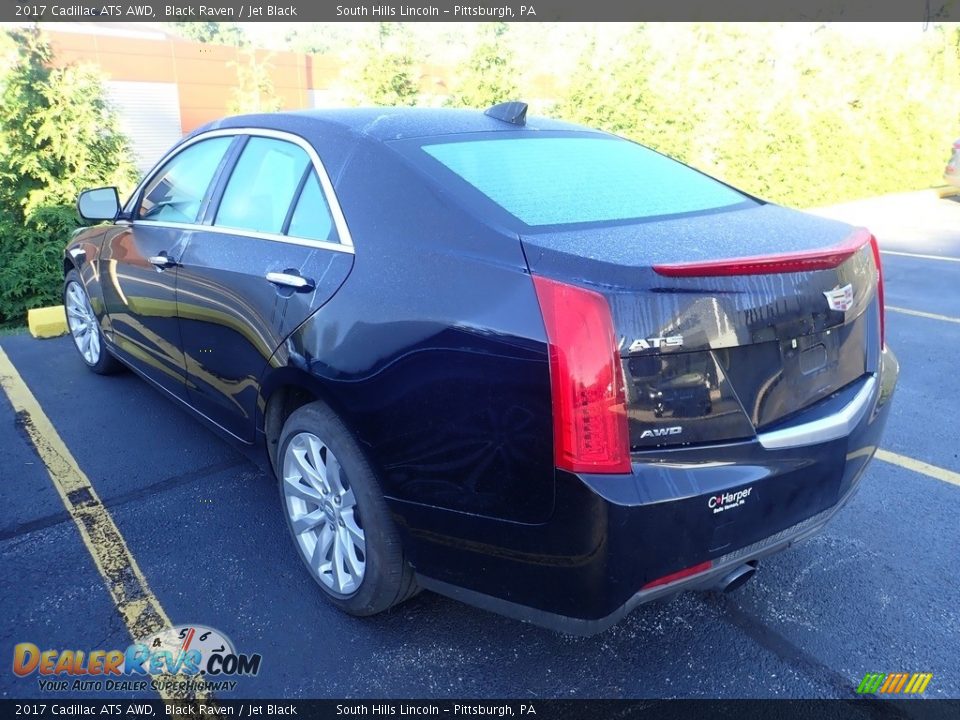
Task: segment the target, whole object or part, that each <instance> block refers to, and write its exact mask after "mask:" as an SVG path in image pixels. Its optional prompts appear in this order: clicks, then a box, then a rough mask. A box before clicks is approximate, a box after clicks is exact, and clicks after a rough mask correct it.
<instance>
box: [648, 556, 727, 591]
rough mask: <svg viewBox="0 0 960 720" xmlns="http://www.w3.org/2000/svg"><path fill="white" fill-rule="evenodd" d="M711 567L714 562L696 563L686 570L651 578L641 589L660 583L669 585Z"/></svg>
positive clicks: (657, 585)
mask: <svg viewBox="0 0 960 720" xmlns="http://www.w3.org/2000/svg"><path fill="white" fill-rule="evenodd" d="M711 567H713V563H712V562H711V561H709V560H707V561H706V562H702V563H700V564H699V565H694V566H693V567H688V568H686V569H684V570H678V571H677V572H675V573H670V574H669V575H664V576H663V577H661V578H657V579H656V580H651V581H650V582H648V583H647V584H646V585H644V586H643V587H642V588H641V590H648V589H650V588H655V587H659V586H660V585H669V584H670V583H672V582H676V581H677V580H683V579H684V578H688V577H691V576H692V575H697V574H699V573H702V572H706V571H707V570H709V569H710V568H711Z"/></svg>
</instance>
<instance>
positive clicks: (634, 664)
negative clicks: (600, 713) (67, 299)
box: [0, 193, 960, 699]
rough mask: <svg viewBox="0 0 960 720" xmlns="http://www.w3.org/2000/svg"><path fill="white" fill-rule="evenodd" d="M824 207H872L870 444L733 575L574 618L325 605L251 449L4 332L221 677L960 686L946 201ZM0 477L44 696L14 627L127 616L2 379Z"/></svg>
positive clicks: (107, 626) (732, 686)
mask: <svg viewBox="0 0 960 720" xmlns="http://www.w3.org/2000/svg"><path fill="white" fill-rule="evenodd" d="M822 212H824V213H826V214H831V215H834V216H837V217H842V218H844V219H848V220H850V221H853V222H856V223H861V224H865V225H868V226H870V227H871V229H873V230H874V232H875V234H876V235H877V236H878V238H879V240H880V243H881V247H882V248H883V250H884V256H883V260H884V269H885V277H886V298H887V306H888V312H887V342H888V344H889V345H890V346H891V347H892V348H893V349H894V350H895V352H896V353H897V355H898V357H899V359H900V362H901V368H902V369H901V378H900V384H899V388H898V390H897V395H896V397H895V401H894V406H893V411H892V415H891V418H890V422H889V425H888V428H887V433H886V437H885V440H884V444H883V446H882V449H883V450H884V451H886V452H885V453H884V455H883V458H884V459H878V460H875V461H874V463H873V464H872V466H871V467H870V469H869V470H868V472H867V475H866V477H865V479H864V481H863V485H862V487H861V489H860V491H859V493H858V494H857V496H856V497H855V498H854V499H853V501H852V502H851V504H850V505H849V506H848V507H847V508H846V509H844V510H843V511H842V512H841V513H840V514H839V515H838V516H837V518H835V519H834V520H833V522H832V523H831V524H830V525H829V526H828V527H827V529H826V530H825V531H824V532H823V533H822V534H820V535H818V536H816V537H814V538H812V539H810V540H808V541H806V542H804V543H802V544H800V545H798V546H796V547H794V548H792V549H790V550H788V551H786V552H784V553H782V554H780V555H777V556H774V557H773V558H770V559H768V560H766V561H765V562H764V563H763V564H762V565H761V568H760V570H759V572H758V573H757V576H756V578H755V579H754V580H753V581H752V582H750V583H748V584H747V585H746V586H745V587H744V588H743V589H742V590H740V591H738V592H736V593H734V594H731V595H728V596H719V597H718V596H707V595H699V594H692V593H686V594H683V595H681V596H679V597H677V598H676V599H674V600H673V601H671V602H669V603H665V604H655V605H651V606H645V607H641V608H640V609H638V610H637V611H635V612H634V613H633V614H632V615H631V616H629V617H628V618H627V619H626V620H625V621H623V622H621V623H620V624H619V625H617V626H615V627H614V628H612V629H611V630H608V631H607V632H605V633H603V634H601V635H598V636H596V637H593V638H587V639H583V638H574V637H569V636H563V635H558V634H555V633H552V632H550V631H546V630H541V629H538V628H535V627H531V626H528V625H524V624H521V623H518V622H515V621H512V620H508V619H505V618H501V617H498V616H495V615H491V614H488V613H485V612H481V611H479V610H475V609H472V608H470V607H467V606H465V605H461V604H459V603H457V602H454V601H451V600H447V599H444V598H441V597H439V596H436V595H432V594H429V593H423V594H421V595H419V596H418V597H416V598H414V599H413V600H412V601H410V602H408V603H406V604H404V605H402V606H401V607H399V608H397V609H396V610H395V611H393V612H391V613H389V614H386V615H382V616H378V617H375V618H369V619H365V620H357V619H353V618H350V617H347V616H345V615H342V614H340V613H339V612H337V611H336V610H334V609H332V608H331V607H330V606H328V605H327V604H326V603H325V602H324V600H323V598H322V596H321V593H320V591H319V590H318V589H317V588H315V587H314V585H313V581H312V580H311V579H310V577H309V576H308V575H307V573H306V572H305V571H304V570H302V569H301V567H300V561H299V559H298V558H297V556H296V554H295V553H294V551H293V546H292V544H291V542H290V541H289V539H288V537H287V531H286V527H285V525H284V519H283V517H282V515H281V510H280V506H279V499H278V494H277V490H276V487H275V483H274V480H273V479H272V477H271V476H270V474H269V473H268V472H267V471H266V470H265V468H263V467H261V466H260V465H258V464H257V462H256V461H255V460H254V459H253V457H254V456H253V455H252V454H250V453H247V452H245V451H243V450H241V449H238V448H237V447H235V446H233V445H231V444H228V443H227V442H226V441H224V440H222V439H220V438H219V436H217V435H215V434H214V433H212V432H211V431H209V430H207V429H206V428H205V427H204V426H202V425H201V424H200V423H199V422H197V421H195V420H194V419H193V418H192V417H191V416H189V415H187V413H186V412H185V411H183V410H181V409H180V408H179V407H177V406H176V405H175V404H174V403H172V402H170V401H168V400H167V399H165V398H164V397H162V396H161V395H160V394H159V393H158V392H156V391H154V390H153V389H151V388H150V387H148V386H147V385H146V384H145V383H144V382H143V381H141V380H139V379H138V378H137V377H135V376H134V375H132V374H130V373H126V374H121V375H119V376H115V377H100V376H97V375H94V374H92V373H90V372H88V371H87V370H86V369H85V368H84V367H83V365H82V363H81V362H80V360H79V358H78V357H77V356H76V351H75V350H74V348H73V347H72V345H71V340H70V339H69V338H66V337H63V338H58V339H55V340H44V341H39V340H34V339H33V338H31V337H29V336H27V335H17V336H9V337H4V338H0V348H2V349H3V351H4V352H5V353H6V354H7V356H8V357H9V359H10V361H11V362H12V363H13V365H14V366H15V368H16V371H17V373H18V374H19V376H20V377H21V378H22V380H23V381H24V382H25V384H26V386H27V387H28V388H29V390H30V391H31V392H32V394H33V395H34V396H35V398H36V400H37V401H38V402H39V404H40V406H41V407H42V410H43V412H44V413H45V414H46V416H47V417H48V418H49V419H50V421H51V422H52V424H53V426H54V428H55V429H56V432H57V433H58V434H59V436H60V438H62V440H63V443H64V444H65V445H66V447H67V448H68V449H69V452H70V454H72V456H73V458H75V460H76V463H77V465H78V466H79V467H80V468H81V469H82V471H83V473H85V475H86V476H87V477H88V478H89V480H90V483H91V485H92V487H93V488H94V489H95V491H96V493H97V494H98V495H99V497H100V498H101V500H102V501H103V504H104V505H105V507H106V508H107V510H108V511H109V513H110V515H111V516H112V518H113V521H114V522H115V524H116V526H117V528H118V529H119V531H120V533H121V534H122V536H123V539H124V540H125V542H126V546H127V548H128V549H129V552H130V554H131V555H132V556H133V557H134V558H135V559H136V562H137V563H138V565H139V569H140V571H142V574H143V577H144V578H145V579H146V581H147V582H148V583H149V585H150V588H151V589H152V591H153V593H154V594H155V596H156V599H157V601H158V602H159V603H160V604H161V605H162V607H163V609H164V610H165V612H166V614H167V615H168V616H169V618H170V619H171V620H172V621H173V622H175V623H177V624H188V623H202V624H204V625H208V626H211V627H214V628H217V629H219V630H221V631H223V632H224V633H225V634H226V635H228V636H229V637H230V638H232V639H233V641H234V643H235V644H236V645H237V647H238V648H239V649H242V650H244V651H246V652H257V653H260V654H261V655H262V657H263V663H262V666H261V670H260V673H259V675H257V676H256V677H252V678H243V679H241V680H240V682H239V684H238V687H237V690H236V691H235V692H233V693H231V694H230V695H224V697H246V698H268V697H273V698H276V697H304V698H314V697H384V698H388V697H421V698H430V697H446V696H457V697H476V698H483V697H491V698H492V697H511V698H518V699H519V698H528V697H530V698H534V697H536V698H544V697H558V698H581V697H583V698H597V697H618V698H619V697H842V698H852V697H854V692H855V689H856V687H857V685H858V684H859V682H860V680H861V679H862V678H863V676H864V674H865V673H867V672H879V673H888V672H908V673H913V672H929V673H933V679H932V681H931V683H930V684H929V686H928V688H927V691H926V697H954V698H956V697H960V583H958V582H957V577H958V576H957V561H958V559H960V520H958V509H960V484H958V483H960V475H958V473H960V425H958V423H957V419H956V417H957V407H958V405H960V372H958V371H960V363H958V360H957V356H958V354H960V202H958V201H956V200H951V199H938V198H936V197H935V196H934V195H933V194H932V193H919V194H911V195H904V196H895V197H888V198H881V199H875V200H871V201H864V202H861V203H853V204H850V205H846V206H838V207H834V208H830V209H827V210H824V211H822ZM921 256H925V257H921ZM918 313H919V314H918ZM918 463H921V464H918ZM923 463H925V464H926V465H923ZM0 475H2V478H3V482H0V505H2V507H3V513H2V516H0V517H2V519H0V557H2V560H0V572H2V576H3V578H4V581H3V584H2V586H0V588H2V589H0V606H2V607H3V608H4V610H3V616H4V622H3V623H2V625H0V638H2V642H0V648H2V652H3V653H4V654H5V657H6V658H7V659H6V660H4V661H3V662H4V665H5V669H3V670H0V695H2V696H3V697H16V698H32V697H48V698H49V697H50V693H47V692H44V691H41V690H40V688H39V687H38V683H37V679H36V676H32V677H29V678H25V679H22V678H18V677H16V676H14V675H13V673H12V672H10V670H9V667H10V666H9V665H6V663H7V662H9V658H10V653H12V648H13V646H14V645H15V644H17V643H20V642H32V643H35V644H36V645H38V646H39V647H42V648H74V649H80V648H83V649H98V648H99V649H107V648H121V649H122V648H125V647H126V646H127V645H129V643H130V635H129V633H128V630H127V627H126V626H125V624H124V622H123V618H122V617H121V615H120V614H119V613H118V611H117V609H116V607H115V606H114V602H113V599H112V597H111V595H110V593H109V592H108V590H107V588H106V586H105V584H104V581H103V579H102V577H101V575H100V573H99V572H98V569H97V567H96V566H95V564H94V562H93V559H92V558H91V555H90V553H89V552H88V550H87V547H86V546H85V544H84V543H83V542H82V539H81V536H80V533H79V531H78V528H77V525H76V524H75V523H74V522H73V520H72V519H71V517H70V516H69V515H68V513H67V512H66V511H65V509H64V504H63V502H62V500H61V498H60V496H59V495H58V494H57V491H56V490H55V488H54V485H53V483H52V482H51V478H50V475H49V474H48V472H47V468H46V467H45V464H44V459H43V458H42V457H41V456H40V455H38V453H37V452H36V451H35V450H34V447H33V445H32V444H31V443H30V441H29V438H28V436H27V434H26V433H25V432H24V427H23V420H22V417H21V418H20V420H19V421H18V417H17V415H16V413H15V411H14V406H13V405H12V404H11V402H10V401H9V399H8V397H7V396H6V395H4V393H2V392H0ZM104 694H112V695H116V693H104ZM121 694H122V693H121Z"/></svg>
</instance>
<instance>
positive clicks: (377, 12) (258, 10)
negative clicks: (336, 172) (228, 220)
mask: <svg viewBox="0 0 960 720" xmlns="http://www.w3.org/2000/svg"><path fill="white" fill-rule="evenodd" d="M174 20H176V21H195V22H210V21H226V22H260V21H263V22H276V21H283V22H290V21H294V22H357V21H361V22H364V21H366V22H495V21H507V22H608V21H624V22H627V21H671V20H673V21H802V22H826V21H916V22H943V21H956V20H960V0H929V2H928V1H927V0H906V1H903V0H809V1H808V2H800V1H797V0H780V1H779V2H778V1H777V0H728V1H727V2H722V3H718V2H716V0H646V1H645V2H642V3H638V2H627V1H625V0H589V1H587V0H524V2H522V3H521V2H513V1H512V0H507V1H506V2H481V3H475V2H474V3H471V2H463V1H461V2H445V1H443V0H437V1H434V2H419V1H418V0H408V1H407V2H389V1H386V2H384V1H380V2H358V1H357V0H345V1H344V2H329V1H327V0H292V1H289V0H279V1H278V2H259V1H257V0H254V1H253V2H240V1H239V0H232V1H230V0H210V1H209V2H200V1H197V2H184V0H176V1H173V2H171V1H170V0H168V1H167V2H155V1H154V0H146V1H141V2H135V3H119V4H110V3H108V2H94V1H92V0H75V1H71V0H64V2H48V1H47V0H40V1H38V2H19V1H13V2H11V0H2V5H0V21H4V22H78V21H79V22H84V21H88V22H90V21H96V22H104V21H113V22H158V21H159V22H167V21H174Z"/></svg>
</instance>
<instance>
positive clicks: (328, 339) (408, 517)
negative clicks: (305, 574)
mask: <svg viewBox="0 0 960 720" xmlns="http://www.w3.org/2000/svg"><path fill="white" fill-rule="evenodd" d="M78 207H79V210H80V213H81V215H83V216H84V217H85V218H87V219H88V220H93V221H102V224H99V225H96V226H94V227H90V228H87V229H84V230H82V231H80V232H79V233H78V234H77V235H76V236H75V237H74V238H73V239H72V241H71V242H70V244H69V246H68V247H67V250H66V253H65V255H64V272H65V278H66V279H65V286H64V302H65V306H66V312H67V318H68V322H69V327H70V330H71V333H72V335H73V338H74V340H75V342H76V345H77V348H78V349H79V350H80V354H81V355H82V357H83V360H84V362H85V363H86V364H87V365H89V366H90V368H91V369H92V370H94V371H95V372H98V373H108V372H110V371H112V370H114V369H116V368H117V367H119V365H120V364H121V363H122V364H123V365H126V366H129V367H130V368H132V369H133V370H135V371H136V372H137V373H138V374H140V375H142V376H143V377H144V378H146V379H147V380H149V381H150V382H151V383H153V384H154V385H156V386H157V387H159V388H160V389H162V390H163V391H164V392H165V393H166V394H168V395H171V396H173V397H174V398H176V399H177V400H179V401H180V402H181V403H183V404H184V405H185V406H187V407H188V408H190V409H191V411H193V412H194V413H196V414H197V415H199V416H201V417H203V418H204V419H205V420H206V421H208V422H209V423H210V424H211V425H212V426H213V427H215V428H217V429H218V430H219V431H220V432H222V433H224V434H226V435H229V436H232V437H233V438H236V439H237V440H239V441H242V442H244V443H256V444H259V445H261V446H262V447H264V448H265V450H266V452H267V454H268V455H269V458H270V462H271V464H272V467H273V468H274V470H275V472H276V475H277V477H278V484H279V488H280V496H281V501H282V507H283V511H284V514H285V515H286V518H287V522H288V525H289V529H290V533H291V536H292V538H293V546H294V547H295V548H296V550H297V552H298V553H299V554H300V556H301V558H302V560H303V563H304V565H305V567H306V568H307V570H308V571H309V573H310V574H311V575H312V577H313V578H314V579H315V580H316V582H317V584H318V585H319V586H320V588H321V589H322V590H323V592H324V593H326V595H327V596H328V597H329V599H330V601H331V602H333V603H334V604H335V605H337V606H338V607H340V608H342V609H343V610H345V611H347V612H350V613H353V614H356V615H369V614H373V613H377V612H380V611H382V610H385V609H387V608H389V607H391V606H393V605H395V604H397V603H399V602H401V601H403V600H404V599H405V598H407V597H409V596H410V595H412V594H413V593H415V592H416V591H417V590H418V589H419V588H427V589H430V590H434V591H437V592H440V593H443V594H446V595H449V596H452V597H455V598H460V599H462V600H465V601H467V602H470V603H473V604H476V605H479V606H481V607H484V608H488V609H492V610H495V611H498V612H502V613H505V614H508V615H512V616H514V617H517V618H521V619H524V620H528V621H531V622H535V623H539V624H543V625H546V626H550V627H554V628H558V629H562V630H566V631H570V632H574V633H583V634H588V633H593V632H597V631H599V630H602V629H603V628H605V627H607V626H609V625H610V624H612V623H613V622H615V621H617V620H618V619H619V618H621V617H623V616H624V615H625V614H626V613H627V612H629V611H630V610H631V609H632V608H634V607H635V606H636V605H638V604H639V603H642V602H645V601H648V600H651V599H654V598H657V597H660V596H663V595H667V594H671V593H675V592H677V591H678V590H681V589H688V588H693V589H698V588H727V589H730V588H733V587H736V586H738V585H739V584H741V583H743V582H744V581H746V579H747V578H749V576H750V575H751V574H752V573H753V572H754V569H755V567H756V564H757V561H758V559H760V558H762V557H764V556H766V555H769V554H771V553H773V552H776V551H778V550H781V549H783V548H785V547H787V546H788V545H790V544H791V543H793V542H795V541H797V540H799V539H801V538H803V537H806V536H808V535H810V534H812V533H814V532H816V531H817V530H819V529H820V528H822V527H823V525H824V524H825V523H826V522H827V521H828V520H829V519H830V518H831V516H833V515H834V513H836V512H837V510H838V509H839V508H840V507H841V506H842V505H843V504H844V503H846V502H847V500H848V499H849V498H850V496H851V495H852V493H853V492H854V491H855V490H856V488H857V486H858V483H859V481H860V478H861V476H862V474H863V471H864V468H865V467H866V466H867V463H868V462H869V460H870V459H871V457H872V456H873V453H874V450H875V449H876V446H877V444H878V442H879V439H880V435H881V432H882V430H883V426H884V423H885V421H886V418H887V414H888V411H889V408H890V400H891V396H892V393H893V389H894V385H895V383H896V378H897V373H898V366H897V361H896V359H895V358H894V356H893V354H892V353H891V352H890V351H889V350H888V349H887V348H886V346H885V345H884V310H883V280H882V276H881V268H880V254H879V250H878V247H877V243H876V240H875V239H874V238H873V237H872V236H871V235H870V233H869V232H867V231H866V230H863V229H856V228H852V227H849V226H847V225H844V224H842V223H839V222H835V221H833V220H826V219H822V218H819V217H813V216H811V215H806V214H803V213H800V212H796V211H792V210H787V209H784V208H782V207H777V206H776V205H772V204H770V203H766V202H763V201H761V200H758V199H756V198H753V197H750V196H748V195H746V194H744V193H742V192H740V191H738V190H735V189H733V188H731V187H729V186H727V185H725V184H723V183H720V182H718V181H716V180H714V179H712V178H710V177H708V176H706V175H703V174H701V173H699V172H697V171H695V170H693V169H691V168H689V167H687V166H685V165H682V164H680V163H678V162H675V161H673V160H670V159H668V158H666V157H664V156H662V155H659V154H658V153H656V152H654V151H652V150H649V149H647V148H645V147H643V146H641V145H637V144H635V143H632V142H629V141H627V140H624V139H621V138H618V137H615V136H612V135H609V134H606V133H602V132H598V131H594V130H590V129H587V128H582V127H578V126H575V125H570V124H567V123H563V122H556V121H553V120H543V119H536V120H534V119H530V120H527V118H526V106H525V105H523V104H522V103H505V104H503V105H498V106H495V107H493V108H491V109H490V110H488V111H487V112H486V113H483V112H479V111H466V110H465V111H457V110H426V109H403V110H399V109H397V110H394V109H371V110H338V111H303V112H285V113H277V114H269V115H252V116H245V117H236V118H228V119H225V120H221V121H218V122H215V123H212V124H209V125H207V126H205V127H203V128H201V129H199V130H197V131H196V132H194V133H192V134H191V135H190V136H188V137H187V138H185V139H184V140H183V141H182V142H181V143H179V144H178V145H177V146H176V147H174V148H173V149H172V150H171V151H170V152H169V154H168V155H167V156H166V157H165V158H164V159H163V160H162V161H161V162H160V163H159V164H158V165H157V167H156V169H154V170H153V171H152V172H150V173H149V174H148V175H147V176H146V178H145V179H144V180H143V182H142V183H141V184H140V186H139V187H138V188H137V189H136V191H135V192H134V193H133V194H132V195H131V197H130V198H129V200H128V201H127V202H126V204H125V205H124V206H122V207H121V206H120V202H119V198H118V196H117V192H116V190H115V189H114V188H100V189H96V190H90V191H86V192H84V193H83V194H82V195H81V197H80V199H79V201H78Z"/></svg>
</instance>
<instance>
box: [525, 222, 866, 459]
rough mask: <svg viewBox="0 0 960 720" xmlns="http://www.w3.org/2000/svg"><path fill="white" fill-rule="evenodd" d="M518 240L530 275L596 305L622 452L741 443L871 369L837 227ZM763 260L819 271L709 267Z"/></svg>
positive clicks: (750, 226) (716, 226)
mask: <svg viewBox="0 0 960 720" xmlns="http://www.w3.org/2000/svg"><path fill="white" fill-rule="evenodd" d="M521 241H522V243H523V247H524V252H525V253H526V256H527V260H528V264H529V267H530V270H531V272H532V273H534V274H535V275H541V276H545V277H549V278H551V279H555V280H559V281H562V282H568V283H572V284H576V285H580V286H583V287H587V288H589V289H591V290H594V291H596V292H600V293H601V294H603V295H604V296H605V297H606V299H607V301H608V302H609V304H610V309H611V315H612V319H613V323H614V329H615V334H616V338H617V342H618V344H619V351H620V358H621V362H622V367H623V376H624V383H625V386H626V400H627V413H628V427H629V435H630V446H631V450H633V451H640V450H644V449H648V448H654V447H658V446H665V445H682V444H691V443H704V442H719V441H725V440H734V439H741V438H749V437H752V436H753V435H754V434H755V433H756V432H757V430H762V429H764V428H767V427H769V426H771V425H775V424H780V423H783V422H786V421H788V420H789V418H790V417H791V416H792V415H793V414H795V413H797V412H799V411H801V410H803V409H805V408H808V407H809V406H811V405H813V404H814V403H816V402H818V401H821V400H824V399H825V398H828V397H830V396H831V395H833V394H834V393H836V392H838V391H839V390H841V389H842V388H844V387H846V386H848V385H850V384H851V383H854V382H855V381H857V380H858V379H859V378H861V377H862V376H863V375H864V374H865V373H867V372H870V371H872V370H873V369H874V368H875V364H876V362H877V358H878V354H879V349H880V339H879V338H880V314H879V304H878V303H877V281H878V273H877V267H876V265H875V260H874V257H873V253H872V250H871V246H870V243H869V242H868V241H869V234H867V233H866V232H865V231H862V230H860V231H857V230H855V229H854V228H852V227H850V226H848V225H845V224H843V223H840V222H836V221H833V220H828V219H824V218H819V217H815V216H811V215H807V214H804V213H800V212H797V211H792V210H788V209H785V208H781V207H778V206H775V205H760V206H756V207H752V208H748V209H739V210H726V211H721V212H713V213H701V214H697V215H693V216H688V217H679V218H674V219H668V220H659V221H656V222H646V223H632V224H621V225H616V226H610V227H605V228H597V227H596V226H594V227H590V228H586V229H569V230H562V231H559V232H542V233H530V234H527V235H523V236H521ZM837 247H841V248H843V247H846V248H847V250H846V251H845V252H844V253H841V254H840V255H839V256H836V257H832V258H827V259H826V261H824V258H823V256H824V252H821V251H823V250H824V249H825V248H837ZM854 248H856V249H854ZM827 254H828V255H829V253H827ZM771 255H775V256H786V258H789V257H793V258H794V260H795V259H796V258H797V257H803V256H804V255H806V257H808V258H810V257H814V258H820V259H821V261H820V262H807V263H802V264H800V265H799V266H798V267H799V268H800V269H797V267H794V265H795V263H789V262H788V260H787V259H784V260H783V262H788V264H786V265H785V264H783V262H781V261H778V262H776V263H774V264H770V263H769V262H768V261H766V260H764V261H763V262H761V263H760V267H757V266H753V267H744V266H743V264H742V263H739V267H737V266H736V265H737V263H732V264H730V265H728V266H726V268H725V269H724V268H721V269H719V270H718V268H716V267H711V266H710V264H711V263H712V262H713V261H716V260H717V259H718V258H744V257H748V256H752V257H754V259H757V258H756V257H755V256H771ZM689 263H704V264H705V265H704V266H703V267H705V268H707V269H706V270H703V269H700V270H698V269H697V268H693V269H691V268H690V267H689V265H688V264H689ZM831 265H835V266H831ZM664 266H667V267H664ZM784 269H788V270H789V271H786V272H785V271H784ZM701 272H706V273H707V274H706V275H705V276H702V275H700V274H699V273H701ZM718 272H719V273H720V274H716V273H718ZM741 272H747V273H750V274H737V273H741ZM711 273H713V274H711ZM726 273H734V274H726ZM688 275H689V276H688Z"/></svg>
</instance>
